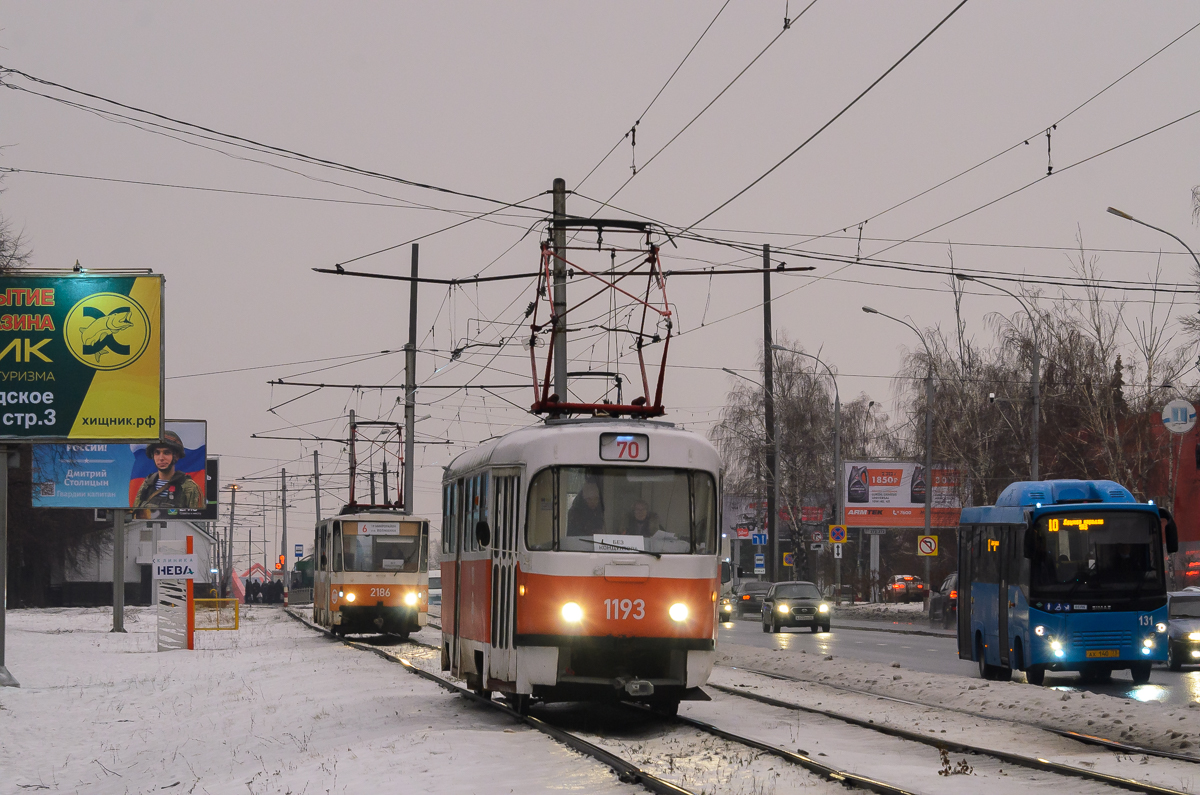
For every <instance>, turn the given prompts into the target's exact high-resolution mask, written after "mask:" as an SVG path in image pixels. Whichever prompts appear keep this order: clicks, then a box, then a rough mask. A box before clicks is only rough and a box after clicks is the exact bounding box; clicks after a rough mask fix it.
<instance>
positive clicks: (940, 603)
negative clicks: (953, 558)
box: [929, 571, 958, 629]
mask: <svg viewBox="0 0 1200 795" xmlns="http://www.w3.org/2000/svg"><path fill="white" fill-rule="evenodd" d="M957 623H958V572H957V571H956V572H954V573H953V574H951V575H950V576H949V577H947V578H946V579H945V580H943V581H942V584H941V587H939V588H938V589H937V590H936V591H931V592H930V593H929V626H931V627H935V626H939V625H940V626H941V627H943V628H944V629H949V628H950V627H952V626H954V625H955V624H957Z"/></svg>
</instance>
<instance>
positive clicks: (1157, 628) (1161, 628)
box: [1154, 621, 1167, 634]
mask: <svg viewBox="0 0 1200 795" xmlns="http://www.w3.org/2000/svg"><path fill="white" fill-rule="evenodd" d="M1154 631H1155V632H1158V633H1160V634H1161V633H1163V632H1166V631H1167V625H1166V624H1164V623H1163V622H1161V621H1159V622H1158V623H1157V624H1155V625H1154Z"/></svg>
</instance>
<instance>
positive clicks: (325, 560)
mask: <svg viewBox="0 0 1200 795" xmlns="http://www.w3.org/2000/svg"><path fill="white" fill-rule="evenodd" d="M328 537H329V525H327V524H323V525H317V544H316V547H317V568H319V569H320V570H321V571H325V569H326V567H328V566H329V557H328V555H329V545H328V543H327V542H326V539H327V538H328Z"/></svg>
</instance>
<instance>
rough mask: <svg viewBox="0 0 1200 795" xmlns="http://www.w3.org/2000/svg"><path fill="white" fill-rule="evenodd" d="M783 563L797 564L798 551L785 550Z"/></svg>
mask: <svg viewBox="0 0 1200 795" xmlns="http://www.w3.org/2000/svg"><path fill="white" fill-rule="evenodd" d="M783 565H785V566H795V565H796V553H795V552H784V553H783Z"/></svg>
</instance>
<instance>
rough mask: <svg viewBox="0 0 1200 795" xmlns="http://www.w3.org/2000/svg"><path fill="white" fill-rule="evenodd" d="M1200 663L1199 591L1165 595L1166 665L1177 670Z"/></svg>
mask: <svg viewBox="0 0 1200 795" xmlns="http://www.w3.org/2000/svg"><path fill="white" fill-rule="evenodd" d="M1185 665H1200V593H1196V592H1195V591H1192V592H1187V591H1180V592H1177V593H1172V594H1170V595H1169V596H1168V597H1167V667H1168V668H1170V669H1171V670H1172V671H1178V670H1179V669H1180V668H1182V667H1183V666H1185Z"/></svg>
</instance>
